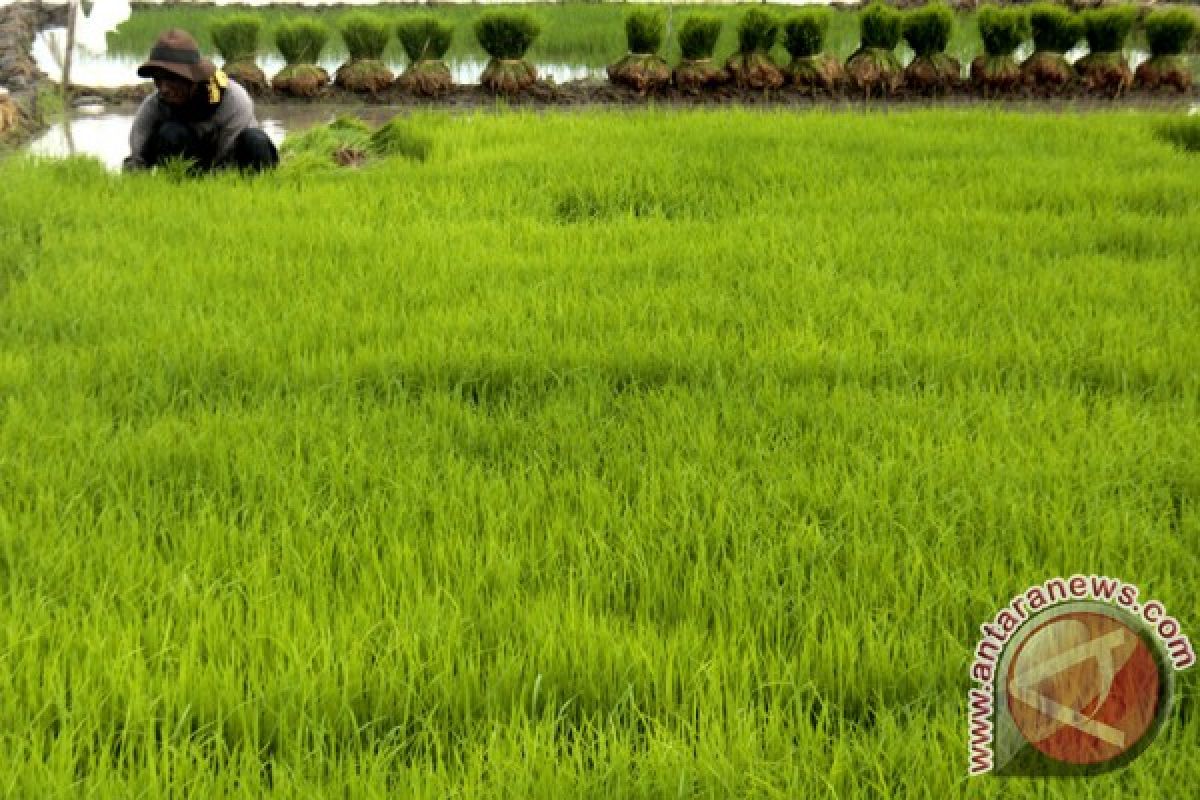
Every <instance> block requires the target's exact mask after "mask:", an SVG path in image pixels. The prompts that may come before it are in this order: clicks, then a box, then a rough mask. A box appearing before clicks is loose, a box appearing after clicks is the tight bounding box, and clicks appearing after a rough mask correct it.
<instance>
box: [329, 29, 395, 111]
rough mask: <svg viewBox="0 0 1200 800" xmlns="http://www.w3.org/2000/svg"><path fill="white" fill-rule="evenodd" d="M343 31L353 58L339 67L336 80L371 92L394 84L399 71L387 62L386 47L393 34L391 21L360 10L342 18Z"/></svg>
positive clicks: (353, 89) (358, 90) (350, 86)
mask: <svg viewBox="0 0 1200 800" xmlns="http://www.w3.org/2000/svg"><path fill="white" fill-rule="evenodd" d="M340 31H341V34H342V41H344V42H345V43H346V50H348V51H349V53H350V58H349V59H348V60H347V61H346V63H344V64H342V65H341V66H340V67H338V71H337V75H336V77H335V78H334V82H335V83H336V84H337V85H338V86H340V87H342V88H343V89H349V90H350V91H352V92H370V93H371V94H375V93H376V92H380V91H383V90H384V89H386V88H388V87H389V86H391V85H392V81H393V80H394V79H395V75H393V74H392V71H391V70H390V69H388V66H387V64H385V63H383V51H384V48H386V47H387V43H388V39H389V38H391V36H390V32H389V31H388V24H387V22H386V21H385V20H383V19H381V18H380V17H379V16H377V15H375V14H370V13H368V12H365V11H359V12H356V13H353V14H349V15H347V16H346V17H344V18H343V19H342V24H341V26H340Z"/></svg>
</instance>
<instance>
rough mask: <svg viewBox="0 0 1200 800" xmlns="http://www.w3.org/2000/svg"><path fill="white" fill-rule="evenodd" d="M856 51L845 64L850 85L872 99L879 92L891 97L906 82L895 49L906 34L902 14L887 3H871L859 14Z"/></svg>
mask: <svg viewBox="0 0 1200 800" xmlns="http://www.w3.org/2000/svg"><path fill="white" fill-rule="evenodd" d="M858 25H859V39H860V44H859V47H858V49H857V50H855V51H854V53H852V54H851V56H850V58H848V59H847V60H846V75H847V76H848V77H849V80H850V83H851V85H853V86H854V87H855V88H856V89H858V90H859V91H861V92H863V95H864V97H868V98H869V97H870V96H871V94H872V93H873V92H874V91H875V90H876V89H878V90H880V91H882V92H883V93H884V94H891V93H892V92H894V91H895V90H896V89H898V88H900V86H901V84H903V82H904V69H903V67H901V66H900V60H899V59H898V58H896V52H895V50H896V46H897V45H899V44H900V38H901V36H902V34H903V32H904V21H903V17H902V15H901V13H900V12H899V11H897V10H896V9H894V8H892V7H891V6H889V5H885V4H884V3H881V2H878V0H876V2H873V3H871V5H869V6H868V7H867V8H866V9H864V10H863V11H862V13H861V14H859V17H858Z"/></svg>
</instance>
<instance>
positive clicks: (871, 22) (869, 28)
mask: <svg viewBox="0 0 1200 800" xmlns="http://www.w3.org/2000/svg"><path fill="white" fill-rule="evenodd" d="M903 27H904V18H903V15H901V13H900V12H899V11H897V10H896V9H894V8H892V7H891V6H889V5H885V4H884V3H880V2H874V3H872V4H871V5H869V6H867V8H866V9H865V10H863V12H862V13H861V14H860V15H859V17H858V28H859V36H860V38H861V39H862V46H863V47H864V48H866V47H878V48H882V49H884V50H894V49H895V48H896V45H898V44H900V36H901V34H902V32H903Z"/></svg>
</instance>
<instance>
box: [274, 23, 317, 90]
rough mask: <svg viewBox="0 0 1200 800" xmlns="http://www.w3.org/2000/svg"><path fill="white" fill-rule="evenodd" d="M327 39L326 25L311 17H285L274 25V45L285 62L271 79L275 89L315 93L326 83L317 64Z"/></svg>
mask: <svg viewBox="0 0 1200 800" xmlns="http://www.w3.org/2000/svg"><path fill="white" fill-rule="evenodd" d="M328 41H329V28H328V27H326V26H325V25H324V24H322V23H321V22H318V21H317V20H315V19H310V18H307V17H301V18H298V19H291V20H285V21H284V22H281V23H280V24H279V27H277V28H276V29H275V46H276V47H277V48H279V52H280V53H281V54H282V55H283V60H284V61H285V62H286V63H287V66H285V67H284V68H283V70H282V71H280V73H279V74H278V75H276V76H275V77H274V79H272V81H271V86H272V87H273V88H274V89H275V91H277V92H283V93H285V94H291V95H295V96H297V97H315V96H316V95H317V93H318V92H320V90H321V89H322V88H324V87H325V86H326V85H327V84H328V83H329V73H328V72H326V71H325V69H324V67H321V66H319V65H318V64H317V60H318V59H319V58H320V57H321V51H322V50H324V49H325V44H326V43H327V42H328Z"/></svg>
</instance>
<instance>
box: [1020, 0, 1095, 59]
mask: <svg viewBox="0 0 1200 800" xmlns="http://www.w3.org/2000/svg"><path fill="white" fill-rule="evenodd" d="M1029 31H1030V35H1032V36H1033V47H1034V49H1035V50H1037V51H1038V52H1047V53H1066V52H1068V51H1070V50H1071V49H1072V48H1074V47H1075V45H1077V44H1078V43H1079V40H1080V39H1082V38H1083V19H1082V18H1080V16H1079V15H1078V14H1073V13H1071V11H1069V10H1068V9H1066V8H1064V7H1062V6H1058V5H1054V4H1053V3H1037V4H1035V5H1033V6H1030V8H1029Z"/></svg>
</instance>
